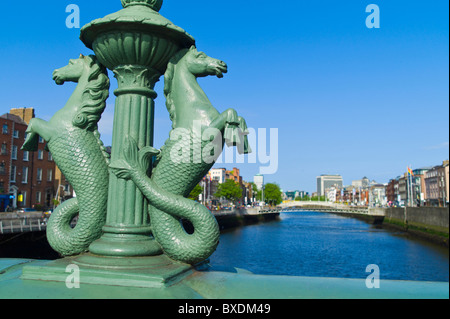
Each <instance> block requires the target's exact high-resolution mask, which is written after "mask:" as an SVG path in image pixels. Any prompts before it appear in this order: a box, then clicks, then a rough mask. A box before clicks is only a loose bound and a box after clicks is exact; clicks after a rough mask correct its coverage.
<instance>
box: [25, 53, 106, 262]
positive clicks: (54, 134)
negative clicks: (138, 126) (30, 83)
mask: <svg viewBox="0 0 450 319" xmlns="http://www.w3.org/2000/svg"><path fill="white" fill-rule="evenodd" d="M53 79H54V80H55V81H56V83H57V84H60V85H61V84H63V83H64V82H66V81H72V82H78V85H77V87H76V89H75V91H74V93H73V94H72V96H71V97H70V99H69V101H68V102H67V104H66V105H65V106H64V108H62V109H61V110H60V111H58V112H57V113H56V114H55V115H54V116H53V117H52V118H51V120H50V121H49V122H46V121H44V120H41V119H32V120H31V121H30V123H29V126H28V129H27V139H26V140H25V143H24V145H23V147H22V148H23V149H24V150H28V151H36V150H37V146H38V141H39V136H41V137H42V138H44V139H45V141H47V146H48V149H49V150H50V152H51V153H52V155H53V159H54V160H55V162H56V164H57V165H58V167H59V168H60V169H61V171H62V173H63V174H64V175H65V176H66V178H67V179H68V180H69V181H70V183H71V184H72V187H73V189H74V191H75V192H76V194H77V197H76V198H73V199H71V200H68V201H66V202H64V203H63V204H62V205H61V206H59V207H57V209H56V210H55V211H54V212H53V214H52V216H51V218H50V221H49V223H48V225H47V237H48V241H49V243H50V245H51V246H52V247H53V248H54V249H55V250H56V251H57V252H59V253H60V254H61V255H64V256H68V255H76V254H79V253H83V252H85V251H87V250H88V247H89V245H90V244H91V243H92V242H93V241H94V240H96V239H98V238H99V237H100V236H101V234H102V226H103V225H104V224H105V219H106V202H107V198H108V197H107V195H108V175H109V173H108V154H107V153H106V151H105V148H104V146H103V143H102V142H101V141H100V139H99V135H100V134H99V133H98V128H97V122H98V121H99V120H100V117H101V115H102V113H103V111H104V109H105V106H106V103H105V101H106V99H107V98H108V95H109V78H108V76H107V73H106V69H105V68H104V67H103V66H102V65H101V64H99V63H98V61H97V59H96V58H95V57H94V56H86V57H85V56H80V58H79V59H73V60H70V63H69V65H68V66H66V67H64V68H61V69H58V70H56V71H55V72H54V73H53ZM76 215H78V216H79V219H78V224H77V226H76V227H75V228H74V229H72V228H71V227H70V223H71V221H72V219H73V218H74V217H75V216H76Z"/></svg>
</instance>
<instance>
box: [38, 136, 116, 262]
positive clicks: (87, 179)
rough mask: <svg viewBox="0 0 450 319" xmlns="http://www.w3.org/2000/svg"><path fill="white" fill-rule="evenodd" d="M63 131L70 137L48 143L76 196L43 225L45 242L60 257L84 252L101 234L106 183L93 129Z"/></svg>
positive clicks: (107, 179)
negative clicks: (72, 225) (91, 130)
mask: <svg viewBox="0 0 450 319" xmlns="http://www.w3.org/2000/svg"><path fill="white" fill-rule="evenodd" d="M67 133H68V134H69V135H70V136H66V134H62V135H60V136H58V137H55V138H54V139H52V140H51V141H50V142H49V143H48V148H49V150H50V152H51V153H52V155H53V158H54V160H55V162H56V163H57V165H58V167H59V169H60V170H61V172H62V173H63V174H64V176H65V177H66V179H67V180H69V181H70V183H71V185H72V187H73V189H74V192H75V194H76V198H74V199H71V200H69V201H66V202H64V203H63V204H62V205H60V206H58V207H57V208H56V209H55V211H54V212H53V213H52V215H51V217H50V220H49V223H48V225H47V238H48V241H49V244H50V245H51V246H52V247H53V249H55V250H56V251H57V252H59V253H60V254H61V255H63V256H70V255H76V254H79V253H82V252H84V251H87V250H88V247H89V245H90V244H91V243H92V242H93V241H94V240H96V239H98V238H99V237H100V236H101V234H102V227H103V225H104V224H105V220H106V204H107V198H108V182H109V173H108V167H107V162H106V159H105V157H104V155H103V153H102V150H101V148H100V146H99V143H98V138H97V137H96V136H95V135H94V134H93V132H90V131H86V130H81V129H74V130H72V131H68V132H67ZM74 168H77V169H74ZM78 203H83V205H82V206H80V205H78ZM77 214H78V216H79V217H78V222H77V225H76V227H75V228H73V229H72V228H71V227H70V222H71V220H72V219H73V218H74V217H76V215H77Z"/></svg>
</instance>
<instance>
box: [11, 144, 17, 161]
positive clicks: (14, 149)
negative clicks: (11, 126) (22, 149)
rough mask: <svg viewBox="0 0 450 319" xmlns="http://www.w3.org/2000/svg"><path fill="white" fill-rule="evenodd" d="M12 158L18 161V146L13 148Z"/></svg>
mask: <svg viewBox="0 0 450 319" xmlns="http://www.w3.org/2000/svg"><path fill="white" fill-rule="evenodd" d="M11 158H12V159H13V160H16V159H17V146H16V145H13V146H12V152H11Z"/></svg>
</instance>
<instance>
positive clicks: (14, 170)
mask: <svg viewBox="0 0 450 319" xmlns="http://www.w3.org/2000/svg"><path fill="white" fill-rule="evenodd" d="M10 182H11V183H15V182H16V167H15V166H11V178H10Z"/></svg>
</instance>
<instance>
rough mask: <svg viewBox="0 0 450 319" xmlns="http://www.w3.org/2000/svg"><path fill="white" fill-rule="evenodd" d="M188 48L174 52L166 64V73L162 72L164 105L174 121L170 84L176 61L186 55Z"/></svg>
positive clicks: (173, 105)
mask: <svg viewBox="0 0 450 319" xmlns="http://www.w3.org/2000/svg"><path fill="white" fill-rule="evenodd" d="M188 51H189V49H182V50H180V51H179V52H178V53H176V54H175V55H174V56H173V57H172V58H171V59H170V61H169V64H168V65H167V70H166V73H165V74H164V96H165V97H166V107H167V111H169V115H170V120H171V121H172V122H175V104H174V102H173V99H172V86H173V79H174V75H175V68H176V66H177V63H178V62H180V61H181V59H183V58H184V57H185V56H186V53H187V52H188Z"/></svg>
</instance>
